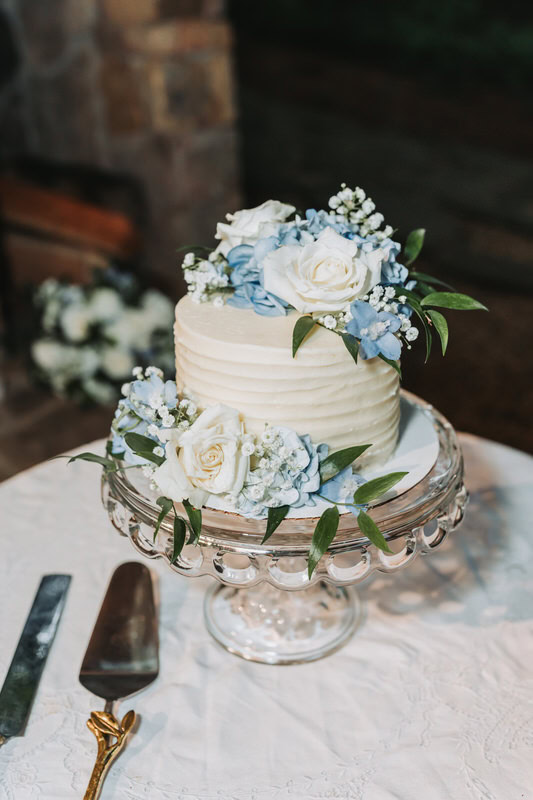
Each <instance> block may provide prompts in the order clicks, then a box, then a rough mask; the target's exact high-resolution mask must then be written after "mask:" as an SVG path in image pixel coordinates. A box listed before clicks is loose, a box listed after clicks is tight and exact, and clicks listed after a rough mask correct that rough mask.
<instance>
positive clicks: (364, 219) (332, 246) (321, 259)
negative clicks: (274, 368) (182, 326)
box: [183, 183, 484, 371]
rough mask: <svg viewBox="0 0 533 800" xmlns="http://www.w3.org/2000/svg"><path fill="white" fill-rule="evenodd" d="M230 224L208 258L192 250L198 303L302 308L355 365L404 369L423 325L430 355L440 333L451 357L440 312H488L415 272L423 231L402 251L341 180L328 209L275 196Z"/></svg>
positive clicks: (364, 200)
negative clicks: (372, 362)
mask: <svg viewBox="0 0 533 800" xmlns="http://www.w3.org/2000/svg"><path fill="white" fill-rule="evenodd" d="M227 220H228V222H227V223H219V224H218V225H217V230H216V235H215V238H216V239H218V240H219V243H218V245H217V247H216V248H215V249H214V250H212V251H211V253H210V254H209V255H208V256H207V257H206V258H204V257H201V258H199V257H198V256H197V255H196V254H195V253H192V252H191V253H187V254H186V256H185V258H184V261H183V269H184V274H185V280H186V281H187V284H188V287H189V294H190V296H191V297H192V299H193V300H194V301H195V302H198V303H202V302H207V301H212V302H213V303H214V304H215V305H217V306H219V307H220V306H223V305H224V304H227V305H229V306H232V307H235V308H240V309H251V310H253V311H254V312H255V313H257V314H261V315H263V316H279V315H286V314H288V313H291V312H294V311H297V312H300V314H304V315H306V316H308V317H309V318H310V320H311V321H312V324H311V325H308V323H306V325H308V327H307V333H309V332H310V330H311V328H312V327H314V326H315V325H317V326H321V327H323V328H325V329H326V330H328V331H331V332H332V333H335V334H338V335H339V336H340V337H341V338H342V341H343V342H344V344H345V345H346V347H347V349H348V351H349V352H350V355H351V356H352V357H353V358H354V360H355V362H356V363H357V359H358V357H359V356H360V357H361V358H362V359H370V358H376V357H378V358H381V359H383V360H385V361H386V362H388V363H390V365H391V366H394V368H395V369H397V370H398V371H399V367H398V365H397V362H398V360H399V358H400V355H401V352H402V348H403V347H404V346H405V347H406V348H407V349H411V346H412V343H413V342H414V341H415V340H416V339H417V338H418V336H419V332H420V330H423V332H424V334H425V339H426V353H427V356H429V352H430V350H431V345H432V338H433V335H435V334H436V335H437V336H438V337H439V339H440V342H441V346H442V352H443V354H444V352H445V350H446V346H447V342H448V324H447V321H446V319H445V317H444V316H443V314H442V313H441V312H440V311H438V310H437V309H459V310H475V309H482V308H484V306H482V305H481V303H478V302H477V301H476V300H473V299H472V298H470V297H468V296H466V295H463V294H459V293H458V292H456V291H455V290H454V289H453V287H451V286H448V285H444V288H445V289H446V291H441V290H440V289H439V288H438V287H439V286H442V285H443V284H442V282H441V281H439V280H435V279H433V278H432V277H431V276H429V275H425V274H422V273H417V272H413V271H411V265H412V264H413V262H414V261H415V259H416V258H417V256H418V255H419V253H420V251H421V249H422V245H423V242H424V235H425V231H424V230H423V229H422V228H420V229H417V230H415V231H412V232H411V233H410V234H409V236H408V237H407V239H406V241H405V244H404V246H403V248H402V245H401V244H400V243H399V242H397V241H395V240H394V239H392V238H391V237H392V236H393V235H394V233H395V231H394V230H393V228H392V227H391V226H390V225H386V224H385V219H384V216H383V214H382V213H381V212H379V211H376V206H375V203H374V201H373V200H372V198H370V197H367V195H366V193H365V191H364V189H362V188H361V187H359V186H357V187H356V188H355V189H351V188H349V187H348V186H346V184H345V183H343V184H342V186H341V189H340V191H339V192H338V193H337V194H334V195H333V196H332V197H330V198H329V201H328V208H326V209H320V210H317V209H314V208H310V209H307V210H306V211H305V213H304V214H299V213H297V212H296V209H295V207H294V206H292V205H289V204H287V203H281V202H280V201H278V200H267V201H266V202H264V203H262V204H261V205H260V206H257V207H256V208H250V209H242V210H241V211H237V212H235V213H234V214H228V215H227ZM207 252H209V251H207ZM376 315H377V316H376ZM413 317H416V325H415V324H413V322H412V318H413ZM298 321H299V320H296V326H297V325H298ZM296 326H295V331H296ZM303 338H304V337H302V341H303ZM300 343H301V342H300ZM298 346H299V344H298ZM298 346H296V347H295V348H294V355H295V354H296V351H297V349H298Z"/></svg>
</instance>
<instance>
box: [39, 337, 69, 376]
mask: <svg viewBox="0 0 533 800" xmlns="http://www.w3.org/2000/svg"><path fill="white" fill-rule="evenodd" d="M31 354H32V357H33V360H34V361H35V363H36V364H37V366H39V367H41V369H42V370H44V371H45V372H59V371H62V370H63V369H64V368H65V366H66V365H67V364H71V363H72V354H73V348H71V347H69V346H68V345H64V344H61V343H60V342H56V341H54V340H53V339H37V341H36V342H34V343H33V344H32V347H31Z"/></svg>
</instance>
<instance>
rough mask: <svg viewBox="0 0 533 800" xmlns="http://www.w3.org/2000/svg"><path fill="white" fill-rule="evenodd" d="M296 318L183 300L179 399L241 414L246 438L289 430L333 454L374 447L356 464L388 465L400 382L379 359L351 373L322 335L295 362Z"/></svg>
mask: <svg viewBox="0 0 533 800" xmlns="http://www.w3.org/2000/svg"><path fill="white" fill-rule="evenodd" d="M297 318H298V314H297V313H296V312H292V313H288V314H287V315H286V316H275V317H270V316H261V315H259V314H256V313H255V312H254V311H253V310H252V309H239V308H232V307H231V306H228V305H224V306H222V307H217V306H215V305H213V304H212V303H195V302H193V300H192V299H191V297H190V296H187V297H184V298H182V299H181V300H180V301H179V303H178V304H177V306H176V323H175V340H176V381H177V386H178V390H179V391H180V392H181V391H184V390H186V391H187V392H189V393H190V394H191V395H193V396H194V398H195V400H196V401H197V402H198V404H199V406H200V407H202V408H206V407H208V406H210V405H213V404H215V403H223V404H225V405H227V406H229V407H231V408H236V409H239V411H240V413H241V415H242V419H243V422H244V425H245V429H246V430H247V431H248V432H250V433H261V431H262V430H263V429H264V427H265V425H266V424H270V425H280V426H286V427H288V428H292V429H294V430H295V431H296V432H297V433H298V434H300V435H303V434H309V435H310V436H311V439H312V441H313V442H325V443H327V444H328V445H329V447H330V450H331V451H333V450H338V449H341V448H345V447H349V446H352V445H358V444H367V443H371V444H372V447H371V448H370V449H369V450H368V452H367V453H366V454H365V455H364V456H363V458H362V459H361V460H360V461H359V462H358V463H359V464H361V465H363V464H364V465H365V466H369V465H376V464H382V463H385V462H386V461H387V459H388V458H389V456H390V455H391V453H392V452H393V450H394V448H395V445H396V441H397V437H398V425H399V419H400V395H399V376H398V373H397V372H396V371H395V370H394V369H393V368H392V367H390V366H389V365H388V364H386V363H385V362H384V361H382V360H381V359H379V358H371V359H368V360H363V359H361V358H360V359H359V360H358V363H357V364H355V363H354V361H353V359H352V357H351V355H350V354H349V352H348V351H347V349H346V348H345V346H344V344H343V342H342V339H341V338H340V337H339V336H335V335H332V334H331V332H330V331H327V330H326V329H325V328H323V327H318V326H317V327H316V328H315V329H314V330H313V331H312V332H311V333H310V334H309V336H308V338H307V339H306V341H305V345H304V346H302V347H300V349H299V350H298V352H297V353H296V356H295V357H294V358H293V356H292V351H291V342H292V331H293V328H294V323H295V320H296V319H297Z"/></svg>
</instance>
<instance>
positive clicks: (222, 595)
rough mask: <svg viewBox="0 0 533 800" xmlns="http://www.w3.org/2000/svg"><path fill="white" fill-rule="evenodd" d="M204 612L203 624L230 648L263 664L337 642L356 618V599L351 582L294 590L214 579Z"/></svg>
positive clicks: (323, 651)
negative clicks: (240, 586) (237, 585)
mask: <svg viewBox="0 0 533 800" xmlns="http://www.w3.org/2000/svg"><path fill="white" fill-rule="evenodd" d="M204 613H205V621H206V625H207V629H208V630H209V632H210V633H211V635H212V636H213V637H214V638H215V639H216V640H217V642H218V643H219V644H221V645H222V647H224V648H225V649H226V650H228V651H229V652H230V653H234V654H235V655H238V656H241V658H245V659H246V660H247V661H260V662H262V663H263V664H301V663H303V662H305V661H315V660H316V659H317V658H322V657H323V656H327V655H329V654H330V653H332V652H334V651H335V650H337V649H338V648H339V647H341V645H343V644H344V643H345V642H346V640H347V639H348V638H349V637H350V636H351V635H352V634H353V633H354V631H355V629H356V628H357V626H358V624H359V622H360V620H361V604H360V601H359V597H358V595H357V592H356V591H355V590H354V589H353V588H352V587H345V586H343V587H338V586H331V585H330V584H327V583H324V582H320V583H317V584H315V585H314V586H311V587H309V588H308V589H303V590H300V591H297V592H287V591H283V590H280V589H276V588H275V587H274V586H271V585H270V584H268V583H260V584H258V585H256V586H252V587H251V588H249V589H236V588H234V587H231V586H225V585H216V584H214V585H213V586H212V587H211V588H210V589H209V590H208V592H207V595H206V598H205V605H204Z"/></svg>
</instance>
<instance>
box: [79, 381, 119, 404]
mask: <svg viewBox="0 0 533 800" xmlns="http://www.w3.org/2000/svg"><path fill="white" fill-rule="evenodd" d="M82 386H83V389H84V391H85V392H86V393H87V394H88V395H89V397H90V398H91V399H92V400H94V401H95V402H96V403H98V404H99V405H107V404H108V403H112V402H113V401H114V400H115V399H116V391H115V389H114V388H113V386H111V385H110V384H109V383H105V381H99V380H97V379H96V378H87V380H85V381H83V384H82Z"/></svg>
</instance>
